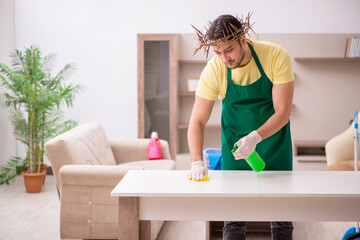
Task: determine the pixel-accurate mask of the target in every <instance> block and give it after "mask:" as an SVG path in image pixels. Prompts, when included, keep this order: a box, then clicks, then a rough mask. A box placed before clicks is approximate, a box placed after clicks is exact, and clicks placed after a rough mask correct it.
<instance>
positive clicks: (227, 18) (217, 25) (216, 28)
mask: <svg viewBox="0 0 360 240" xmlns="http://www.w3.org/2000/svg"><path fill="white" fill-rule="evenodd" d="M239 29H242V23H241V22H240V21H239V19H238V18H236V17H234V16H232V15H229V14H226V15H221V16H219V17H217V18H216V19H215V20H214V21H213V22H212V23H211V25H210V28H209V30H208V31H207V32H206V38H207V40H218V39H222V38H224V37H228V36H229V35H232V33H233V32H235V31H237V30H239ZM241 32H242V31H241ZM232 38H233V36H229V38H227V40H231V39H232Z"/></svg>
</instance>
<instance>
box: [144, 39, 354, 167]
mask: <svg viewBox="0 0 360 240" xmlns="http://www.w3.org/2000/svg"><path fill="white" fill-rule="evenodd" d="M141 35H142V38H139V39H140V40H142V41H146V40H149V41H156V40H158V41H164V40H168V41H170V42H171V44H170V46H171V47H170V48H171V49H170V53H171V59H169V62H170V68H171V69H170V78H169V81H170V93H169V97H170V99H169V101H170V104H169V105H170V119H169V122H170V124H169V125H170V142H169V143H170V149H171V154H172V157H173V158H174V159H176V161H177V162H178V158H179V159H180V158H181V159H182V160H179V161H183V160H184V162H187V161H190V156H189V152H188V147H187V129H188V122H189V119H190V115H191V111H192V107H193V104H194V99H195V93H194V92H187V81H186V79H187V78H199V77H200V75H201V72H202V69H203V68H204V67H205V66H206V63H207V60H205V58H204V56H203V55H202V54H201V53H198V54H196V55H195V56H193V50H194V49H195V48H196V45H197V42H196V40H194V39H196V36H195V34H141ZM351 35H353V34H351ZM349 36H350V34H256V35H253V36H252V37H251V39H254V40H261V41H270V42H274V43H277V44H280V45H282V46H284V47H285V48H286V50H287V51H288V52H289V54H290V56H291V57H292V58H291V60H292V61H293V69H294V72H296V80H295V81H296V82H295V83H296V86H295V94H294V103H296V106H295V104H293V111H292V113H291V128H292V129H291V131H292V139H293V141H294V142H295V143H297V142H300V143H301V142H302V141H304V142H305V143H304V144H309V145H307V147H312V146H313V145H312V144H313V143H314V141H315V142H316V141H322V144H323V145H321V146H316V147H324V142H326V140H327V139H330V138H332V137H333V136H335V135H336V134H338V133H339V132H342V131H343V130H344V129H345V128H346V127H347V124H348V121H349V117H351V115H352V113H353V110H354V109H358V108H359V102H360V94H358V93H357V89H359V88H360V81H359V76H360V68H359V65H358V63H359V62H360V58H345V57H344V51H345V42H346V41H345V40H346V39H347V37H349ZM138 53H140V54H141V53H142V51H141V44H140V45H139V51H138ZM210 54H211V51H210ZM139 56H140V55H139ZM211 57H212V56H211V55H210V56H209V57H208V59H211ZM175 58H176V59H175ZM139 60H141V59H139ZM141 64H142V62H141V61H139V72H138V76H139V93H141V92H143V91H144V89H142V87H143V85H141V84H142V83H143V82H142V81H141V79H143V78H144V76H143V75H142V72H141V71H140V70H141ZM335 66H336V67H335ZM344 93H346V94H344ZM141 100H143V99H142V98H141V97H139V106H140V107H141V104H142V101H141ZM324 112H327V113H329V114H324ZM143 114H144V112H143V111H142V110H141V108H139V119H140V120H139V137H141V129H143V128H144V122H143V121H141V119H142V118H143V116H144V115H143ZM329 115H330V116H331V117H329ZM220 119H221V101H216V103H215V105H214V109H213V111H212V116H211V117H210V119H209V122H208V125H207V126H206V130H205V144H204V148H207V147H220V146H221V139H220V138H221V127H220V122H221V121H220ZM141 124H142V125H141ZM300 140H302V141H300ZM299 147H300V148H301V146H300V145H298V144H297V147H296V148H299ZM294 151H296V149H295V147H294ZM300 155H301V154H300ZM300 155H299V156H298V154H297V155H296V157H295V158H296V160H298V159H299V160H300V164H301V166H303V167H304V168H303V169H308V168H315V167H314V166H315V165H316V166H317V165H319V166H320V165H321V166H323V165H324V164H325V163H324V161H325V159H326V158H325V157H324V156H313V155H310V156H300ZM301 159H302V160H301ZM310 160H312V161H310ZM296 162H297V161H296ZM305 165H311V166H310V167H308V166H305ZM184 168H185V165H184ZM184 168H183V169H184ZM295 170H296V168H295ZM318 170H321V169H318Z"/></svg>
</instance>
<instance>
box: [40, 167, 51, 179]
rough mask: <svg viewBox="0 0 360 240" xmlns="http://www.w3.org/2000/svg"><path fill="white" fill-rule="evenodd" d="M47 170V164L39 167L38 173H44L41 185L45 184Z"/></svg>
mask: <svg viewBox="0 0 360 240" xmlns="http://www.w3.org/2000/svg"><path fill="white" fill-rule="evenodd" d="M48 168H49V165H47V164H43V165H41V167H40V172H44V173H45V176H44V181H43V184H44V183H45V178H46V170H47V169H48Z"/></svg>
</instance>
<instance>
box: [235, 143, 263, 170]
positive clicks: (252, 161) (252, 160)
mask: <svg viewBox="0 0 360 240" xmlns="http://www.w3.org/2000/svg"><path fill="white" fill-rule="evenodd" d="M236 149H238V146H237V145H236V143H235V144H234V146H233V148H232V150H231V152H232V153H234V152H235V151H236ZM245 160H246V162H247V163H248V164H249V166H250V167H251V168H252V169H253V170H254V171H255V172H261V171H262V170H263V169H264V168H265V162H264V161H263V160H262V159H261V157H260V155H259V154H258V153H257V152H256V151H255V150H254V151H253V152H252V153H251V154H250V156H248V157H247V158H245Z"/></svg>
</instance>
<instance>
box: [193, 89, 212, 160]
mask: <svg viewBox="0 0 360 240" xmlns="http://www.w3.org/2000/svg"><path fill="white" fill-rule="evenodd" d="M213 106H214V101H210V100H206V99H204V98H201V97H199V96H195V103H194V107H193V110H192V113H191V117H190V123H189V129H188V134H187V136H188V137H187V138H188V144H189V150H190V156H191V161H192V162H196V161H202V160H203V154H202V148H203V143H204V128H205V125H206V123H207V121H208V120H209V118H210V114H211V111H212V108H213Z"/></svg>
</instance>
